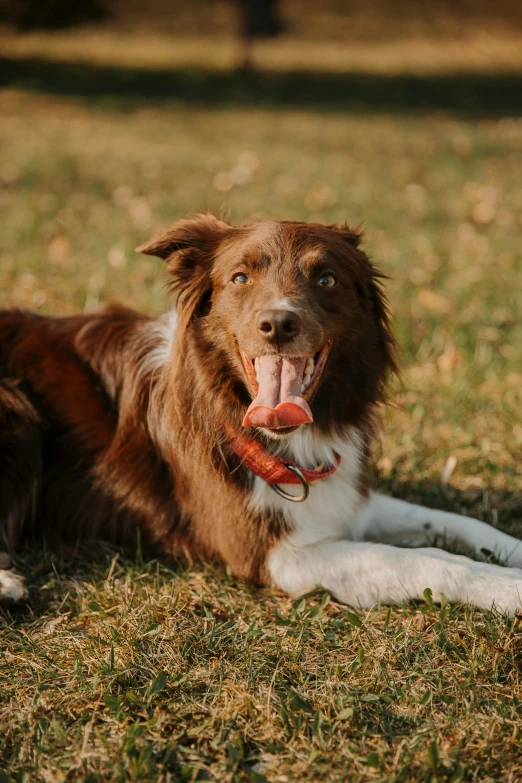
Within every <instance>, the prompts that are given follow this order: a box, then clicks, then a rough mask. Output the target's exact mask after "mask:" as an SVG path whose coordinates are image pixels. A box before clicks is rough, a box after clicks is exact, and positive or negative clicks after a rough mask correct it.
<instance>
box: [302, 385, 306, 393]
mask: <svg viewBox="0 0 522 783" xmlns="http://www.w3.org/2000/svg"><path fill="white" fill-rule="evenodd" d="M304 391H306V386H305V385H304V383H302V384H301V394H302V393H303V392H304Z"/></svg>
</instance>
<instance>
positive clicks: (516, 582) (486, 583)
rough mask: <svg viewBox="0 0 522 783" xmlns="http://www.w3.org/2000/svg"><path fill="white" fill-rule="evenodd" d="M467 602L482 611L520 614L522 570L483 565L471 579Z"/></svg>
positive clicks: (521, 607) (521, 608) (521, 611)
mask: <svg viewBox="0 0 522 783" xmlns="http://www.w3.org/2000/svg"><path fill="white" fill-rule="evenodd" d="M471 586H472V589H471V591H470V593H469V597H468V600H469V601H470V602H471V603H474V604H475V606H478V607H480V608H482V609H493V608H494V609H497V611H499V612H506V613H507V614H509V615H514V614H519V613H522V570H521V569H519V568H503V567H502V566H493V565H487V564H484V565H483V566H482V568H480V569H477V570H476V571H475V573H474V575H473V579H472V585H471Z"/></svg>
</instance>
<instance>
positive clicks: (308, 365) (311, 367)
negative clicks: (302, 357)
mask: <svg viewBox="0 0 522 783" xmlns="http://www.w3.org/2000/svg"><path fill="white" fill-rule="evenodd" d="M314 364H315V362H314V360H313V359H308V361H307V362H306V368H305V370H306V372H309V373H310V375H311V374H312V373H313V371H314Z"/></svg>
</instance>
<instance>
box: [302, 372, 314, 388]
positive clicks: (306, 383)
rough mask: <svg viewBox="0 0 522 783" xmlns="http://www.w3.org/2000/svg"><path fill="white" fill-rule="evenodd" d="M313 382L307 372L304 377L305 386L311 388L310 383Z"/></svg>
mask: <svg viewBox="0 0 522 783" xmlns="http://www.w3.org/2000/svg"><path fill="white" fill-rule="evenodd" d="M311 380H312V376H311V375H310V374H309V373H307V372H306V373H305V376H304V378H303V383H304V385H305V386H309V385H310V381H311Z"/></svg>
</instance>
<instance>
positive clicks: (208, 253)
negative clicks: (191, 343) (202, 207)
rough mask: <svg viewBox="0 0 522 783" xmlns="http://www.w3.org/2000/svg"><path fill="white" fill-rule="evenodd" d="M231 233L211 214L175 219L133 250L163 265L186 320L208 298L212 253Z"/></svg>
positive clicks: (225, 225) (213, 253)
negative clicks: (171, 223) (155, 235)
mask: <svg viewBox="0 0 522 783" xmlns="http://www.w3.org/2000/svg"><path fill="white" fill-rule="evenodd" d="M233 230H234V229H233V227H232V226H230V225H228V223H224V222H223V221H222V220H219V219H218V218H217V217H215V216H214V215H210V214H200V215H195V216H194V217H193V218H185V219H183V220H178V221H177V222H176V223H174V224H173V225H172V226H170V227H169V228H167V229H166V230H165V231H163V232H162V233H161V234H159V235H158V236H157V237H154V238H153V239H151V240H150V241H149V242H145V244H144V245H140V247H137V248H136V251H137V252H138V253H145V255H148V256H158V258H162V259H163V260H164V261H165V262H166V264H167V269H168V271H169V274H170V277H171V290H172V292H173V293H177V294H178V304H179V307H180V308H182V309H184V311H185V314H186V315H187V320H190V317H191V316H192V315H193V314H194V313H196V312H197V310H198V306H199V304H200V303H201V302H202V301H203V300H207V299H208V298H209V293H210V290H211V277H210V272H211V269H212V264H213V261H214V256H215V251H216V250H217V247H218V245H219V243H220V241H221V240H222V239H223V237H224V236H225V234H226V233H228V232H230V231H233Z"/></svg>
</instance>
